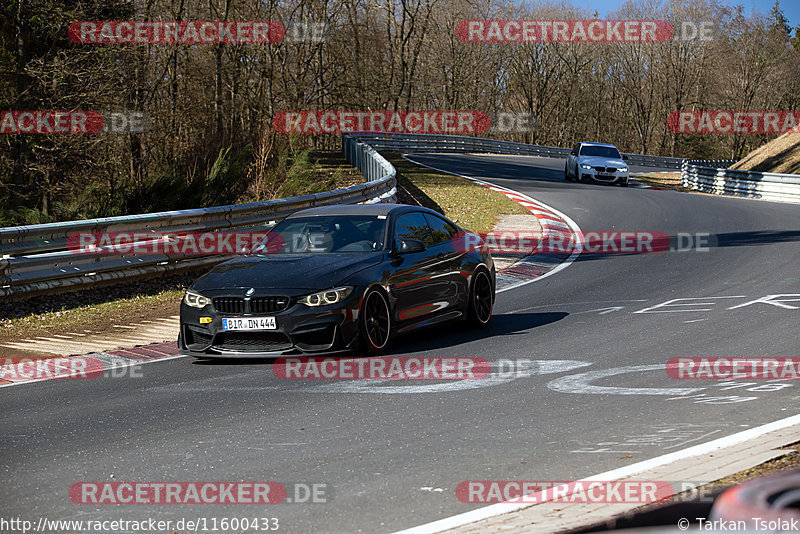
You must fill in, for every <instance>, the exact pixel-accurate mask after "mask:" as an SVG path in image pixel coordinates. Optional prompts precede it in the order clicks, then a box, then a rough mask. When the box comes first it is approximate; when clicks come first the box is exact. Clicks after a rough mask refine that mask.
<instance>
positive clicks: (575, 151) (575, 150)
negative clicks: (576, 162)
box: [572, 143, 581, 156]
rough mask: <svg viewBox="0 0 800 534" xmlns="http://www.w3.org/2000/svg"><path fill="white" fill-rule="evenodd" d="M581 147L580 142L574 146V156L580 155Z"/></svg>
mask: <svg viewBox="0 0 800 534" xmlns="http://www.w3.org/2000/svg"><path fill="white" fill-rule="evenodd" d="M580 149H581V144H580V143H578V144H576V145H575V146H574V147H572V155H573V156H577V155H578V151H579V150H580Z"/></svg>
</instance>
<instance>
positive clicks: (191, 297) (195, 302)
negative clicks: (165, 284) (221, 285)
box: [183, 290, 211, 308]
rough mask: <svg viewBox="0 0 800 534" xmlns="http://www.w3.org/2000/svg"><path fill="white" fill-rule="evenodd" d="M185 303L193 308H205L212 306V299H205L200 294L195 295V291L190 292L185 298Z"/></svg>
mask: <svg viewBox="0 0 800 534" xmlns="http://www.w3.org/2000/svg"><path fill="white" fill-rule="evenodd" d="M183 302H185V303H186V304H187V305H188V306H191V307H192V308H204V307H206V306H208V305H209V304H211V299H210V298H208V297H204V296H203V295H201V294H200V293H195V292H194V291H192V290H189V291H187V292H186V294H185V295H184V296H183Z"/></svg>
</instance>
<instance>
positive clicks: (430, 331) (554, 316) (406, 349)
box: [192, 312, 569, 366]
mask: <svg viewBox="0 0 800 534" xmlns="http://www.w3.org/2000/svg"><path fill="white" fill-rule="evenodd" d="M568 315H569V314H568V313H566V312H542V313H510V314H500V315H495V316H494V317H493V318H492V320H491V321H490V322H489V324H488V325H487V326H486V327H485V328H481V329H474V328H469V327H468V326H467V325H466V323H453V322H451V323H444V324H440V325H436V326H432V327H430V328H426V329H424V330H418V331H416V332H414V333H413V334H412V333H409V334H404V335H400V336H397V337H396V338H394V339H392V344H391V346H390V347H389V349H388V350H386V351H385V352H382V353H381V354H379V355H378V356H398V355H413V353H417V352H426V351H431V350H437V349H446V348H451V347H458V346H459V345H463V344H465V343H470V342H473V341H479V340H482V339H490V338H494V339H497V340H499V339H500V338H502V337H504V336H518V335H525V334H527V333H528V331H529V330H531V329H533V328H536V327H539V326H544V325H547V324H551V323H555V322H556V321H560V320H561V319H563V318H565V317H567V316H568ZM498 343H499V341H498ZM304 356H319V357H343V358H368V357H369V356H368V355H366V354H363V353H355V352H335V353H333V352H332V353H317V354H301V353H297V354H287V355H285V356H282V357H291V358H296V357H304ZM462 356H468V355H463V354H462ZM277 360H278V358H217V359H196V360H195V361H194V362H192V364H193V365H202V366H205V365H210V366H237V365H271V364H274V363H275V362H276V361H277Z"/></svg>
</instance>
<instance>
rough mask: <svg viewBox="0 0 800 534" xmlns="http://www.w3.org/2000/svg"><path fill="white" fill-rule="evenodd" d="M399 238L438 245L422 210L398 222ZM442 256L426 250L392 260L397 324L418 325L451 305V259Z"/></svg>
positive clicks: (396, 230) (410, 213) (390, 279)
mask: <svg viewBox="0 0 800 534" xmlns="http://www.w3.org/2000/svg"><path fill="white" fill-rule="evenodd" d="M399 239H418V240H420V241H422V242H423V243H425V246H426V247H431V246H433V245H434V239H433V234H432V232H431V229H430V226H428V221H427V219H426V218H425V215H424V214H423V213H422V212H421V211H412V212H406V213H403V214H402V215H400V216H399V217H398V218H397V219H396V220H395V224H394V240H395V242H397V240H399ZM438 254H439V252H437V251H436V250H432V249H431V248H426V249H425V250H424V251H422V252H414V253H409V254H403V255H398V256H396V257H395V258H394V259H393V260H392V265H393V272H392V274H391V275H390V277H389V291H390V292H391V294H392V297H394V299H395V317H394V319H395V321H397V322H407V321H413V322H415V320H420V319H421V318H423V317H425V316H427V315H429V314H431V313H434V312H436V311H438V310H440V309H442V308H444V307H446V306H447V293H448V285H449V282H448V280H447V278H446V273H447V259H446V258H445V257H443V256H438Z"/></svg>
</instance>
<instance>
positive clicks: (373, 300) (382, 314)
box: [359, 289, 392, 354]
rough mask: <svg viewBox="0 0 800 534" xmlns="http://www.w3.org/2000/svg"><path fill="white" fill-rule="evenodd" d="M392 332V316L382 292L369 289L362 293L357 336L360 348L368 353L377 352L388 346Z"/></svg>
mask: <svg viewBox="0 0 800 534" xmlns="http://www.w3.org/2000/svg"><path fill="white" fill-rule="evenodd" d="M391 332H392V316H391V311H390V310H389V303H388V302H387V301H386V297H385V296H384V294H383V292H381V291H379V290H377V289H370V290H369V291H367V294H366V295H364V303H363V304H362V307H361V313H360V314H359V338H360V341H361V348H363V349H364V350H365V351H366V352H367V353H368V354H378V353H379V352H381V351H383V350H385V349H386V348H387V347H388V346H389V338H390V337H391Z"/></svg>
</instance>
